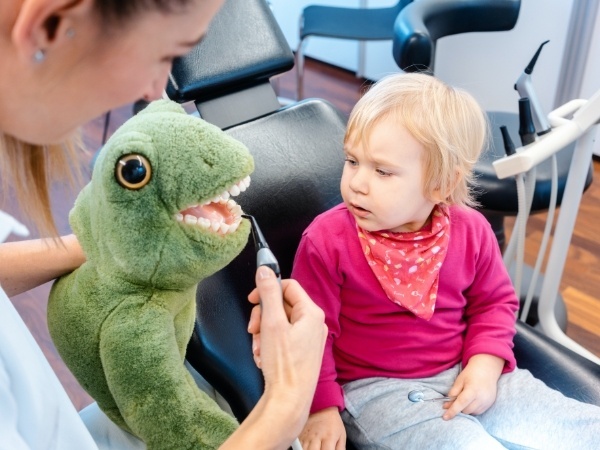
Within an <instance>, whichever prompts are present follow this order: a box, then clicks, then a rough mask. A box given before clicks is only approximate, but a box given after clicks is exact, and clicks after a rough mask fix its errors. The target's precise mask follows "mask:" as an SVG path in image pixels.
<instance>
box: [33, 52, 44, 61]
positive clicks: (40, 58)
mask: <svg viewBox="0 0 600 450" xmlns="http://www.w3.org/2000/svg"><path fill="white" fill-rule="evenodd" d="M44 59H46V52H45V51H44V50H42V49H41V48H40V49H37V50H36V51H35V53H34V54H33V60H34V61H35V62H36V63H41V62H42V61H44Z"/></svg>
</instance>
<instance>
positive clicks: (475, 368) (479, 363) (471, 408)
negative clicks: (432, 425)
mask: <svg viewBox="0 0 600 450" xmlns="http://www.w3.org/2000/svg"><path fill="white" fill-rule="evenodd" d="M504 363H505V361H504V359H502V358H499V357H497V356H493V355H486V354H479V355H475V356H473V357H471V359H469V362H468V363H467V365H466V367H465V368H464V369H463V371H462V372H461V373H460V374H459V375H458V377H456V381H455V382H454V385H453V386H452V389H450V391H449V392H448V396H449V397H456V399H454V400H453V401H450V402H446V403H444V409H447V411H446V412H445V413H444V415H443V416H442V418H443V419H444V420H450V419H452V418H454V417H455V416H456V415H457V414H458V413H460V412H462V413H464V414H473V415H477V414H483V413H484V412H485V411H487V410H488V408H489V407H490V406H492V405H493V404H494V402H495V401H496V392H497V389H498V379H499V378H500V375H501V374H502V369H503V368H504Z"/></svg>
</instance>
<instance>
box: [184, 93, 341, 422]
mask: <svg viewBox="0 0 600 450" xmlns="http://www.w3.org/2000/svg"><path fill="white" fill-rule="evenodd" d="M344 126H345V119H344V118H343V117H342V116H341V115H340V114H339V112H338V111H337V110H335V108H333V106H331V105H330V104H328V103H326V102H324V101H319V100H304V101H302V102H300V103H296V104H294V105H291V106H289V107H286V108H283V109H281V110H280V111H278V112H277V113H275V114H272V115H269V116H267V117H263V118H260V119H258V120H256V121H254V122H250V123H246V124H244V125H240V126H238V127H234V128H231V129H229V130H228V131H227V133H228V134H230V135H231V136H233V137H235V138H236V139H238V140H240V141H241V142H243V143H244V144H246V146H247V147H248V148H249V150H250V152H251V153H252V155H253V157H254V161H255V166H256V170H255V172H254V174H253V175H252V183H251V185H250V188H249V189H248V190H247V191H246V192H244V193H243V194H241V195H240V196H239V197H238V199H239V200H238V203H239V204H240V205H242V207H243V209H244V211H245V212H246V213H247V214H252V215H253V216H254V217H255V218H256V220H257V222H258V224H259V226H260V227H261V230H262V232H263V234H264V235H265V238H266V239H267V241H268V243H269V246H270V248H271V250H272V251H273V253H274V254H275V256H276V257H277V258H278V261H279V264H280V268H281V272H282V276H283V277H284V278H285V277H289V275H290V273H291V269H292V262H293V256H294V254H295V251H296V248H297V246H298V243H299V242H300V236H301V235H302V232H303V231H304V229H305V228H306V227H307V226H308V224H309V223H310V222H311V221H312V219H313V218H314V217H315V215H316V214H318V213H319V212H322V211H324V210H326V209H329V208H331V207H332V206H334V205H336V204H338V203H339V202H341V196H340V193H339V179H340V175H341V171H342V165H343V155H342V149H341V143H342V138H343V134H344ZM255 270H256V253H255V252H254V245H252V242H249V243H248V245H247V246H246V248H245V250H244V251H243V252H242V254H241V255H240V256H239V257H238V258H236V259H235V260H234V261H233V262H232V263H231V264H230V265H229V266H227V267H226V268H225V269H223V270H222V271H221V272H219V273H217V274H216V275H214V276H212V277H210V278H208V279H206V280H204V281H203V282H202V283H200V285H199V286H198V291H197V307H198V315H197V318H198V320H197V323H196V329H195V332H194V336H193V339H192V342H191V343H190V346H189V348H188V350H189V351H188V360H189V361H190V363H191V364H192V365H193V366H194V367H195V368H196V369H197V370H198V371H199V372H200V373H201V374H202V375H203V376H204V377H205V378H206V379H207V381H208V382H209V383H211V385H213V386H214V387H215V389H217V391H219V392H220V393H221V394H222V395H223V396H224V397H225V399H226V400H227V401H228V402H229V403H230V406H231V408H232V410H233V412H234V414H235V415H236V417H237V418H238V419H240V420H241V419H243V418H244V417H245V416H246V415H247V414H248V412H249V411H250V409H251V408H252V406H253V405H254V404H255V402H256V401H257V400H258V398H259V397H260V394H261V393H262V387H263V384H262V376H261V375H260V372H259V371H258V369H256V367H255V365H254V362H253V359H252V352H251V351H250V349H251V339H250V335H249V334H248V333H247V332H246V327H247V325H248V318H249V314H250V306H251V305H250V304H249V303H248V301H247V300H246V297H247V295H248V293H249V292H250V291H251V290H252V289H253V287H254V272H255Z"/></svg>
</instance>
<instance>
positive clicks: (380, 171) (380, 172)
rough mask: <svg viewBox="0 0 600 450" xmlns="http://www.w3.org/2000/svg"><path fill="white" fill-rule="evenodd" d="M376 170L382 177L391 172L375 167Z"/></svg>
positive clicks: (387, 175)
mask: <svg viewBox="0 0 600 450" xmlns="http://www.w3.org/2000/svg"><path fill="white" fill-rule="evenodd" d="M376 172H377V175H381V176H382V177H389V176H390V175H391V174H392V173H391V172H386V171H385V170H382V169H377V170H376Z"/></svg>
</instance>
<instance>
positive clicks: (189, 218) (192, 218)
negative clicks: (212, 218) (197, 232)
mask: <svg viewBox="0 0 600 450" xmlns="http://www.w3.org/2000/svg"><path fill="white" fill-rule="evenodd" d="M183 220H184V222H185V223H187V224H188V225H195V224H196V223H197V222H198V218H197V217H196V216H192V215H191V214H186V215H185V217H184V218H183Z"/></svg>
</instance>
